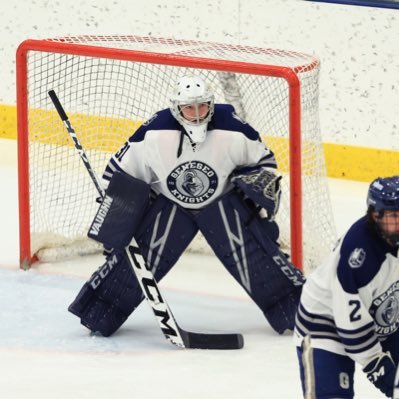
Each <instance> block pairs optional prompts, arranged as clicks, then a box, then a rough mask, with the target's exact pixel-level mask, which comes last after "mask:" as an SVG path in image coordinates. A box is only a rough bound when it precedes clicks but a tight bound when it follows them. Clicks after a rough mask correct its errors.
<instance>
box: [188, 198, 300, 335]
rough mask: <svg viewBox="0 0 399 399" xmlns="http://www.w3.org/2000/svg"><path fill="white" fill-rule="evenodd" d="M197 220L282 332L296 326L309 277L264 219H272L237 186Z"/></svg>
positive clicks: (210, 240)
mask: <svg viewBox="0 0 399 399" xmlns="http://www.w3.org/2000/svg"><path fill="white" fill-rule="evenodd" d="M196 220H197V223H198V225H199V228H200V230H201V232H202V234H203V235H204V237H205V238H206V240H207V242H208V243H209V245H210V246H211V247H212V249H213V250H214V252H215V254H216V255H217V257H218V258H219V259H220V261H221V262H222V263H223V265H224V266H225V267H226V269H227V270H228V271H229V272H230V273H231V274H232V275H233V277H234V278H235V279H236V280H237V281H238V282H239V283H240V285H241V286H242V287H243V288H244V289H245V290H246V291H247V293H248V294H249V295H250V297H251V298H252V299H253V300H254V301H255V303H256V304H257V305H258V306H259V307H260V309H261V310H262V311H263V313H264V314H265V316H266V318H267V319H268V321H269V323H270V324H271V326H272V327H273V328H274V329H275V330H276V331H277V332H279V333H283V332H284V331H285V330H286V329H291V330H292V329H293V327H294V319H295V313H296V308H297V304H298V302H299V296H300V293H301V290H302V285H303V283H304V277H303V275H302V273H301V272H300V271H299V270H298V269H296V268H295V267H294V266H293V265H292V264H291V263H290V262H289V261H288V259H287V257H286V255H285V254H284V253H283V252H282V251H281V250H280V248H279V247H278V245H277V244H276V243H275V242H273V241H272V240H271V238H270V237H269V232H270V231H271V230H270V229H268V228H267V227H265V225H264V223H271V222H270V221H268V220H262V219H260V218H259V217H258V216H257V217H255V218H253V211H252V209H250V208H249V207H248V206H247V205H246V204H245V203H244V201H243V200H242V199H241V197H240V195H239V194H238V193H236V192H230V193H228V194H226V195H225V196H223V197H222V198H221V199H220V200H219V201H217V202H215V203H213V204H211V205H209V206H208V207H207V208H206V209H204V210H202V211H201V212H200V213H199V214H198V215H197V216H196ZM248 221H250V223H249V224H248V223H247V222H248ZM272 223H273V222H272Z"/></svg>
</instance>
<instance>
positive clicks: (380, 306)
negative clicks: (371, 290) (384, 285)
mask: <svg viewBox="0 0 399 399" xmlns="http://www.w3.org/2000/svg"><path fill="white" fill-rule="evenodd" d="M370 314H371V316H373V318H374V320H375V323H376V325H377V327H376V332H377V334H379V335H389V334H392V332H394V331H396V330H397V328H398V326H399V282H396V283H394V284H392V285H391V286H390V287H389V288H388V289H387V290H386V291H385V292H384V293H382V294H381V295H380V296H378V297H377V298H375V299H374V301H373V303H372V305H371V306H370Z"/></svg>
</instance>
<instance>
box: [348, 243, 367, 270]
mask: <svg viewBox="0 0 399 399" xmlns="http://www.w3.org/2000/svg"><path fill="white" fill-rule="evenodd" d="M365 259H366V252H365V251H364V249H363V248H355V249H354V250H353V251H352V253H351V254H350V256H349V259H348V263H349V266H350V267H352V268H353V269H357V268H358V267H360V266H361V265H362V264H363V263H364V261H365Z"/></svg>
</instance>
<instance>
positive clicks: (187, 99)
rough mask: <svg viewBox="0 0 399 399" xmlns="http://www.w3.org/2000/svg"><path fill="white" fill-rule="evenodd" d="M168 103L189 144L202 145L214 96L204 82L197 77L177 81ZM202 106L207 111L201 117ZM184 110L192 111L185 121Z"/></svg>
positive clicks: (212, 110) (211, 111) (210, 115)
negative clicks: (189, 141) (191, 115)
mask: <svg viewBox="0 0 399 399" xmlns="http://www.w3.org/2000/svg"><path fill="white" fill-rule="evenodd" d="M170 101H171V107H170V110H171V112H172V115H173V116H174V117H175V119H176V120H177V121H178V122H179V123H180V124H181V125H182V126H183V128H184V130H185V132H186V133H187V135H188V137H189V138H190V140H191V142H192V143H194V144H198V143H202V142H203V141H204V140H205V137H206V133H207V130H208V123H209V121H210V120H211V118H212V116H213V113H214V106H215V102H214V101H215V100H214V95H213V93H212V92H210V91H209V89H208V87H207V86H206V84H205V83H204V81H203V80H202V79H201V78H199V77H183V78H181V79H179V81H178V82H177V84H176V87H175V90H174V92H173V94H172V95H171V97H170ZM204 104H206V105H207V111H206V113H204V114H203V115H202V114H201V112H200V109H201V108H202V106H203V105H204ZM188 107H190V108H188ZM185 109H190V110H191V111H193V113H192V114H193V117H189V119H187V117H185V116H184V114H183V112H184V111H185Z"/></svg>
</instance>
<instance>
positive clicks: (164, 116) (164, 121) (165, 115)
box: [129, 108, 181, 142]
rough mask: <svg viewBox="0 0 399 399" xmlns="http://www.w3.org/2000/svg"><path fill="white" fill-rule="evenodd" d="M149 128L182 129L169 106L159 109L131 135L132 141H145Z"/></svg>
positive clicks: (130, 139)
mask: <svg viewBox="0 0 399 399" xmlns="http://www.w3.org/2000/svg"><path fill="white" fill-rule="evenodd" d="M149 130H181V125H180V124H179V122H178V121H177V120H176V119H175V118H174V116H173V115H172V113H171V112H170V109H169V108H166V109H163V110H161V111H158V112H157V113H156V114H154V115H152V116H151V118H149V119H148V120H147V121H145V122H144V123H143V124H142V125H141V126H140V127H139V128H138V129H137V130H136V131H135V132H134V133H133V135H132V136H130V138H129V141H130V142H138V141H143V140H144V137H145V135H146V133H147V132H148V131H149Z"/></svg>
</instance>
